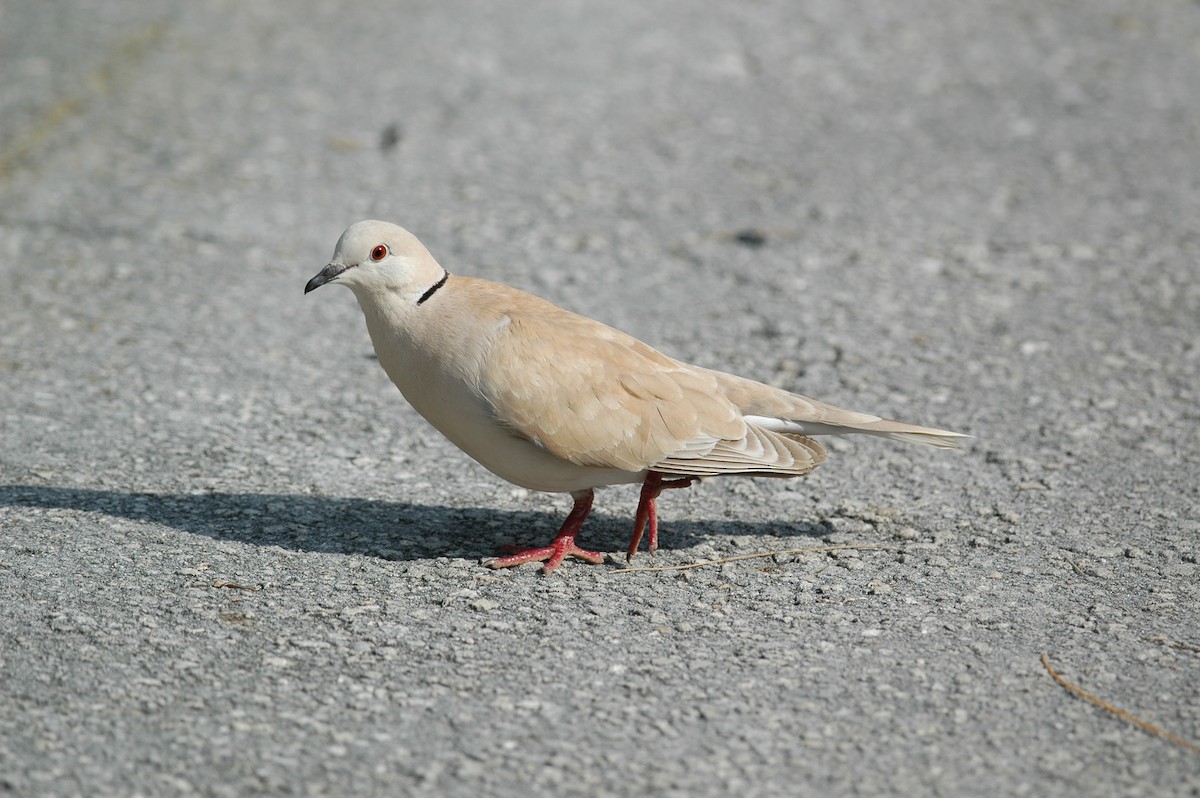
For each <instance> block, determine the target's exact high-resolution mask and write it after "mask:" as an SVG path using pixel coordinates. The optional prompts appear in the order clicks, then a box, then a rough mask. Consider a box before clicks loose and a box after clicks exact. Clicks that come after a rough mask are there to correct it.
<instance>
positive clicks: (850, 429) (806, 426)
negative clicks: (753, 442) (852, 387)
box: [746, 413, 971, 449]
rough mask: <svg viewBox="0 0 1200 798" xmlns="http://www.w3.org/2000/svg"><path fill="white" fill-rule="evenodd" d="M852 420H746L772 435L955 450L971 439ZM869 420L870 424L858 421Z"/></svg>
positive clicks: (896, 423) (939, 431) (895, 424)
mask: <svg viewBox="0 0 1200 798" xmlns="http://www.w3.org/2000/svg"><path fill="white" fill-rule="evenodd" d="M853 416H857V418H854V419H853V420H850V419H849V418H848V419H847V420H846V421H844V422H843V423H840V424H839V423H837V422H835V421H831V420H826V421H798V420H795V419H788V418H765V417H762V416H746V421H749V422H752V423H754V424H757V425H759V426H760V427H765V428H767V429H769V430H773V431H774V432H784V433H791V434H799V435H853V434H861V435H875V436H878V437H880V438H888V439H890V440H893V441H901V442H903V443H923V444H926V445H928V446H937V447H938V448H941V449H957V448H958V446H959V442H960V441H962V440H964V439H966V438H970V437H971V436H970V435H964V434H962V433H961V432H951V431H949V430H944V429H934V428H932V427H921V426H918V425H916V424H905V423H904V422H902V421H891V420H889V419H886V418H874V417H870V416H863V415H862V414H858V413H855V414H853ZM863 418H872V419H873V420H871V421H865V420H861V419H863Z"/></svg>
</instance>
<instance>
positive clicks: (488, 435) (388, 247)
mask: <svg viewBox="0 0 1200 798" xmlns="http://www.w3.org/2000/svg"><path fill="white" fill-rule="evenodd" d="M328 283H336V284H338V285H344V286H346V287H347V288H349V289H350V290H351V291H352V292H353V293H354V296H355V298H356V299H357V300H358V304H359V307H360V308H361V310H362V313H363V316H364V317H365V319H366V324H367V331H368V333H369V334H370V338H371V342H372V345H373V346H374V348H375V354H376V355H377V357H378V360H379V364H380V365H381V366H382V367H383V370H384V372H386V373H387V376H388V377H390V378H391V380H392V382H393V383H395V385H396V387H397V388H399V389H400V393H401V394H403V395H404V398H405V399H407V400H408V402H409V403H410V404H411V405H412V406H413V408H414V409H415V410H416V411H417V412H418V413H420V414H421V415H422V416H423V417H424V418H425V419H426V420H427V421H428V422H429V423H430V424H432V425H433V427H434V428H436V429H437V430H438V431H439V432H441V433H442V435H444V436H445V437H446V438H448V439H449V440H450V441H451V442H452V443H454V444H455V445H456V446H457V447H458V448H459V449H461V450H462V451H463V452H465V453H466V454H468V455H469V456H470V457H472V458H474V459H475V460H476V461H477V462H479V463H480V464H481V465H483V466H484V468H486V469H488V470H489V471H491V472H492V473H493V474H495V475H496V476H498V477H500V478H502V479H505V480H507V481H509V482H511V483H514V484H516V485H518V486H520V487H523V488H526V489H528V490H531V491H545V492H552V493H567V494H569V495H570V496H571V498H572V500H573V501H574V505H573V506H572V508H571V511H570V512H569V513H568V515H567V517H566V520H565V521H564V522H563V524H562V526H561V528H560V529H559V531H558V533H557V535H556V536H555V537H554V539H553V540H552V541H551V542H550V544H549V545H547V546H541V547H534V548H528V549H520V548H519V547H510V552H511V553H509V554H507V556H501V557H497V558H494V559H490V560H488V561H486V562H485V565H487V566H489V567H491V568H507V567H511V566H517V565H522V564H525V563H535V562H536V563H542V572H543V573H544V574H549V573H551V572H553V571H554V570H555V569H556V568H558V566H559V565H560V564H561V563H562V562H563V561H564V560H565V559H566V558H568V557H571V558H576V559H579V560H583V561H584V562H587V563H595V564H599V563H602V562H603V561H604V557H603V555H601V554H600V553H599V552H596V551H591V550H588V549H584V548H582V547H580V546H579V545H578V544H577V543H576V536H577V535H578V534H579V531H580V529H581V527H582V526H583V522H584V520H585V519H586V518H587V516H588V513H589V512H590V511H591V508H592V502H593V500H594V497H595V491H596V489H597V488H602V487H606V486H611V485H622V484H640V485H641V491H640V495H639V499H638V505H637V510H636V512H635V514H634V525H633V534H632V536H631V538H630V541H629V546H628V548H627V551H626V559H627V560H628V559H629V558H632V557H633V556H634V554H635V553H636V552H637V550H638V548H639V546H640V543H641V540H642V537H643V534H645V536H646V538H647V548H648V549H649V551H650V553H651V554H653V553H654V551H655V550H656V549H657V547H658V513H657V507H656V501H657V500H658V498H659V496H660V495H661V493H662V492H663V491H664V490H671V489H679V488H686V487H688V486H690V485H692V484H693V483H695V482H697V481H699V480H702V479H707V478H709V477H718V476H731V475H738V476H758V477H799V476H804V475H805V474H808V473H809V472H811V471H812V470H813V469H814V468H816V467H817V466H818V465H820V464H821V463H822V462H823V461H824V460H825V457H826V451H825V448H824V447H823V446H822V445H821V444H820V443H818V442H817V441H816V440H814V438H815V437H817V436H821V435H845V434H851V433H859V434H866V435H874V436H879V437H883V438H890V439H892V440H897V441H905V442H911V443H925V444H931V445H933V446H937V447H943V448H955V447H957V446H958V445H959V443H960V441H961V440H962V439H963V438H968V437H970V436H968V435H964V434H961V433H958V432H950V431H947V430H942V429H933V428H930V427H923V426H918V425H915V424H906V423H902V422H899V421H891V420H888V419H884V418H880V417H879V416H875V415H871V414H869V413H859V412H855V411H852V410H844V409H842V408H839V407H835V406H833V405H830V404H826V403H824V402H820V401H817V400H815V399H810V398H808V397H806V396H801V395H799V394H795V393H791V392H789V391H786V390H783V389H781V388H776V387H772V386H769V385H766V384H764V383H761V382H756V381H754V380H751V379H747V378H745V377H739V376H735V375H733V374H727V373H724V372H721V371H716V370H713V369H707V368H702V367H700V366H694V365H691V364H688V363H685V362H683V361H680V360H676V359H674V358H672V357H669V356H667V355H665V354H663V353H661V352H659V351H658V350H656V349H654V348H652V347H651V346H649V345H648V344H645V343H643V342H642V341H640V340H638V339H637V338H634V337H633V336H631V335H628V334H626V333H624V332H621V331H620V330H617V329H615V328H613V327H610V326H608V325H606V324H604V323H602V322H599V321H595V320H593V319H590V318H587V317H585V316H581V315H578V314H576V313H572V312H570V311H568V310H565V309H563V308H561V307H559V306H557V305H555V304H553V303H551V302H549V301H548V300H545V299H542V298H540V297H537V296H534V295H533V294H529V293H526V292H524V291H521V290H519V289H516V288H512V287H510V286H507V285H503V284H501V283H496V282H492V281H489V280H485V279H481V278H476V277H468V276H462V275H458V274H451V273H450V272H448V271H447V270H446V269H444V268H443V267H442V266H441V265H440V264H439V263H438V262H437V260H435V259H434V257H433V255H431V254H430V252H429V250H428V249H426V248H425V246H424V245H423V244H422V243H421V242H420V241H419V240H418V239H417V237H416V236H414V235H413V234H412V233H410V232H408V231H407V230H405V229H404V228H402V227H400V226H398V225H395V224H391V223H388V222H383V221H378V220H365V221H360V222H356V223H354V224H352V225H351V226H350V227H349V228H347V229H346V231H345V232H344V233H343V234H342V236H341V238H339V239H338V242H337V245H336V247H335V248H334V253H333V258H332V259H331V260H330V261H329V263H328V265H326V266H325V267H324V268H323V269H321V271H320V272H319V273H317V274H316V276H314V277H313V278H312V279H311V280H309V281H308V283H307V284H306V285H305V286H304V293H305V294H308V293H309V292H311V291H313V290H314V289H316V288H319V287H320V286H323V285H326V284H328Z"/></svg>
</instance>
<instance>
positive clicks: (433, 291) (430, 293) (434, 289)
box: [417, 270, 450, 305]
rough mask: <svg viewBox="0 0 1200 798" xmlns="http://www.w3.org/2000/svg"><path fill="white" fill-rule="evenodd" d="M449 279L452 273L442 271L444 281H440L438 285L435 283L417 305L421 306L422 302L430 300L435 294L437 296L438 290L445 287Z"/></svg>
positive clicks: (422, 295)
mask: <svg viewBox="0 0 1200 798" xmlns="http://www.w3.org/2000/svg"><path fill="white" fill-rule="evenodd" d="M449 279H450V272H448V271H445V270H443V271H442V279H440V280H438V281H437V282H436V283H434V284H433V285H431V286H429V290H428V291H426V292H425V293H423V294H421V298H420V299H418V300H417V304H418V305H420V304H421V303H422V302H424V301H425V300H426V299H429V297H431V296H433V295H434V294H436V293H437V290H438V289H439V288H441V287H442V286H443V285H445V284H446V281H447V280H449Z"/></svg>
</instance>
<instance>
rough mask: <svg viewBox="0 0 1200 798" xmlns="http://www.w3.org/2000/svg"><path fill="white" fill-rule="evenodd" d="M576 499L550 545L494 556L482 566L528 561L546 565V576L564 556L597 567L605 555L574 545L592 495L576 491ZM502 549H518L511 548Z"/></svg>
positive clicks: (492, 566) (586, 514)
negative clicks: (575, 558)
mask: <svg viewBox="0 0 1200 798" xmlns="http://www.w3.org/2000/svg"><path fill="white" fill-rule="evenodd" d="M571 495H572V496H573V497H574V499H575V506H574V507H572V508H571V512H570V514H568V515H567V520H565V521H563V525H562V528H561V529H559V530H558V534H557V535H555V537H554V540H553V542H551V543H550V545H549V546H543V547H542V548H539V549H526V550H524V551H519V550H518V551H517V553H516V554H511V555H509V556H507V557H497V558H496V559H494V560H488V561H487V562H486V563H484V564H485V565H486V566H487V567H488V568H493V569H495V568H511V567H513V566H514V565H524V564H525V563H527V562H545V563H546V564H545V565H543V566H542V573H543V574H549V573H552V572H553V571H554V569H555V568H557V567H558V566H559V565H560V564H561V563H562V561H563V560H565V559H566V558H567V557H577V558H579V559H581V560H584V561H586V562H590V563H593V564H595V565H599V564H600V563H602V562H604V555H603V554H600V553H599V552H595V551H588V550H587V549H581V548H579V547H578V546H576V545H575V535H576V534H578V533H579V528H580V527H582V526H583V519H585V518H587V516H588V513H589V512H591V509H592V499H593V498H594V495H595V494H594V493H593V492H592V491H590V490H585V491H579V492H578V493H573V494H571ZM505 548H512V549H517V547H515V546H512V547H508V546H506V547H505Z"/></svg>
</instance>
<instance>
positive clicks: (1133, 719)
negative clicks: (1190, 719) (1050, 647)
mask: <svg viewBox="0 0 1200 798" xmlns="http://www.w3.org/2000/svg"><path fill="white" fill-rule="evenodd" d="M1042 666H1043V667H1045V669H1046V673H1049V674H1050V678H1052V679H1054V681H1056V682H1058V683H1059V684H1060V685H1062V686H1063V687H1065V688H1067V689H1068V690H1070V691H1071V692H1072V693H1074V694H1075V695H1077V696H1079V697H1081V698H1085V699H1087V700H1088V701H1091V702H1092V703H1093V704H1095V705H1096V706H1098V707H1100V708H1101V709H1103V710H1105V711H1106V712H1111V713H1112V714H1114V715H1116V716H1117V717H1118V718H1122V719H1124V720H1127V721H1129V722H1130V723H1132V724H1134V725H1136V726H1141V727H1142V728H1143V729H1145V730H1146V731H1148V732H1150V733H1151V734H1156V735H1158V736H1159V737H1163V738H1165V739H1167V740H1170V741H1171V742H1173V743H1175V744H1176V745H1181V746H1183V747H1184V748H1186V749H1188V750H1189V751H1195V752H1196V753H1198V754H1200V745H1196V744H1195V743H1193V742H1191V741H1189V740H1185V739H1183V738H1182V737H1180V736H1179V735H1177V734H1172V733H1171V732H1169V731H1167V730H1166V729H1160V728H1159V727H1158V726H1155V725H1154V724H1153V723H1147V722H1146V721H1144V720H1142V719H1141V718H1139V717H1137V716H1136V715H1131V714H1129V713H1128V712H1126V711H1125V710H1123V709H1117V708H1116V707H1114V706H1113V705H1112V704H1109V703H1108V702H1106V701H1104V700H1102V699H1099V698H1096V696H1094V695H1092V694H1091V693H1089V692H1088V691H1087V690H1084V689H1083V688H1082V687H1078V686H1076V685H1074V684H1071V683H1070V682H1068V681H1067V680H1066V679H1064V678H1063V677H1062V676H1061V675H1059V673H1058V671H1056V670H1054V668H1051V667H1050V660H1048V659H1046V655H1045V654H1042Z"/></svg>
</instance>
